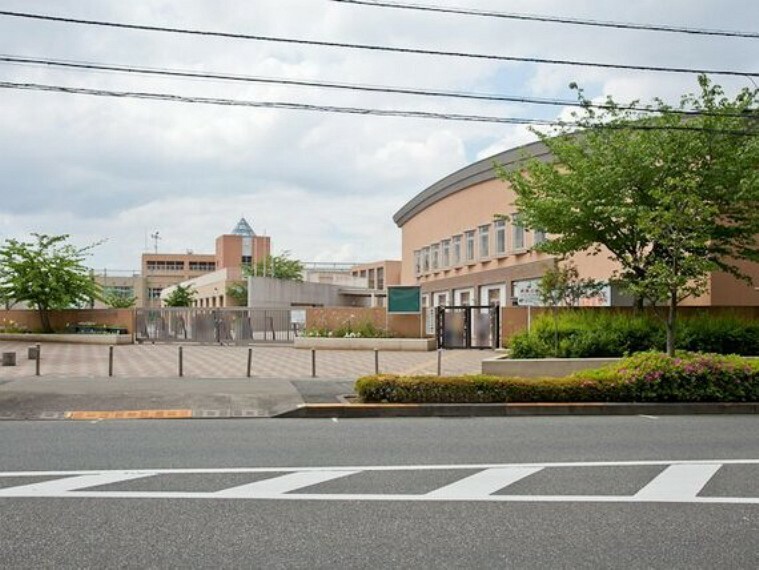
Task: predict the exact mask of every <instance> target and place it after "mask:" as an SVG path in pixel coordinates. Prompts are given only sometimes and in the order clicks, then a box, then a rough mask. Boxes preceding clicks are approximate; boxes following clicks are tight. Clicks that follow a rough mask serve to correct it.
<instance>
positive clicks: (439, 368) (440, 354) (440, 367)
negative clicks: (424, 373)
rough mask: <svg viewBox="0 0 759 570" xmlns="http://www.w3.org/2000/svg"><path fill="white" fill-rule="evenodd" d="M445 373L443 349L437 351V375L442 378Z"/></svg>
mask: <svg viewBox="0 0 759 570" xmlns="http://www.w3.org/2000/svg"><path fill="white" fill-rule="evenodd" d="M442 373H443V349H442V348H438V349H437V375H438V376H442Z"/></svg>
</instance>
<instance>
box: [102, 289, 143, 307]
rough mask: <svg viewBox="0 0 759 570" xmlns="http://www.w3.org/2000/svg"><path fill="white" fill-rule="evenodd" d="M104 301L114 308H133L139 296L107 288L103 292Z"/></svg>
mask: <svg viewBox="0 0 759 570" xmlns="http://www.w3.org/2000/svg"><path fill="white" fill-rule="evenodd" d="M103 302H104V303H105V304H106V305H108V306H109V307H111V308H112V309H131V308H132V307H134V304H135V303H136V302H137V297H134V296H132V295H122V294H119V293H116V292H114V291H109V290H107V289H106V290H105V292H104V294H103Z"/></svg>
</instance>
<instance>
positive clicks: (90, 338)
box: [0, 333, 134, 345]
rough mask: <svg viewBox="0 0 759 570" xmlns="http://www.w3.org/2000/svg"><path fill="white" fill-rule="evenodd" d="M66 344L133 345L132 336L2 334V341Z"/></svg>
mask: <svg viewBox="0 0 759 570" xmlns="http://www.w3.org/2000/svg"><path fill="white" fill-rule="evenodd" d="M3 340H12V341H16V342H30V343H37V342H64V343H68V344H107V345H111V344H132V343H133V342H134V341H133V340H132V335H131V334H6V333H2V334H0V341H3Z"/></svg>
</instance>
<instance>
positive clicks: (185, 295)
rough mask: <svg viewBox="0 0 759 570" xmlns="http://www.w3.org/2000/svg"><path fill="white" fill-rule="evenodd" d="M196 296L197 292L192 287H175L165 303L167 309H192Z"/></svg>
mask: <svg viewBox="0 0 759 570" xmlns="http://www.w3.org/2000/svg"><path fill="white" fill-rule="evenodd" d="M195 294H196V291H195V289H193V288H192V285H175V286H174V289H173V290H172V291H171V292H170V293H169V294H168V295H167V296H166V299H164V301H163V302H164V305H166V306H167V307H190V306H191V305H192V302H193V300H194V299H195Z"/></svg>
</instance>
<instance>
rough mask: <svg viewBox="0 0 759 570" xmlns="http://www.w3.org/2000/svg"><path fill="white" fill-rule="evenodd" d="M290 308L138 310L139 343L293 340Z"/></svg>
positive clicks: (226, 342)
mask: <svg viewBox="0 0 759 570" xmlns="http://www.w3.org/2000/svg"><path fill="white" fill-rule="evenodd" d="M292 317H293V315H292V314H291V311H290V309H247V308H201V307H171V308H167V307H164V308H160V309H136V310H135V340H137V342H168V343H171V342H182V343H187V342H195V343H200V344H235V345H244V344H252V343H254V342H293V340H294V338H295V336H296V335H297V332H298V322H296V321H293V319H292Z"/></svg>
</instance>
